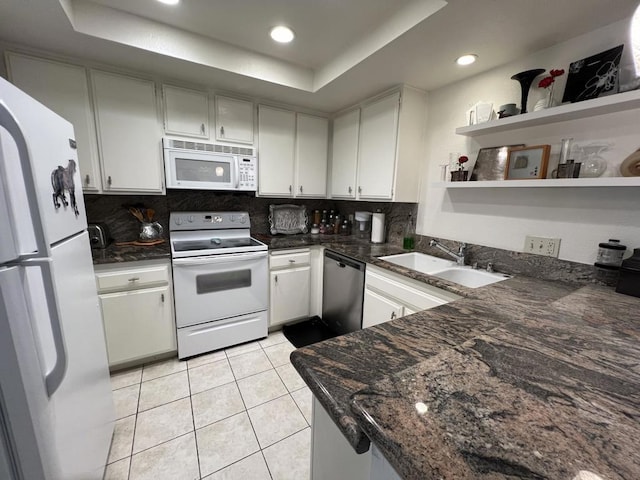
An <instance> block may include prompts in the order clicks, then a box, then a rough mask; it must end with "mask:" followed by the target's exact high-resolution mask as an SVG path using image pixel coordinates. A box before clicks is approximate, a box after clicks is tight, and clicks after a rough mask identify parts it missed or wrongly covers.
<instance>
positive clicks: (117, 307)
mask: <svg viewBox="0 0 640 480" xmlns="http://www.w3.org/2000/svg"><path fill="white" fill-rule="evenodd" d="M170 272H171V270H170V268H169V263H168V262H161V263H158V262H131V263H130V264H125V265H113V264H109V265H101V266H98V267H96V283H97V286H98V294H99V299H100V307H101V309H102V320H103V322H104V331H105V337H106V340H107V353H108V357H109V366H110V367H115V366H120V365H127V364H131V363H135V362H138V361H142V360H144V359H149V358H151V357H154V356H156V355H161V354H165V353H170V352H173V351H175V350H176V327H175V319H174V313H173V300H172V298H173V297H172V287H171V275H170Z"/></svg>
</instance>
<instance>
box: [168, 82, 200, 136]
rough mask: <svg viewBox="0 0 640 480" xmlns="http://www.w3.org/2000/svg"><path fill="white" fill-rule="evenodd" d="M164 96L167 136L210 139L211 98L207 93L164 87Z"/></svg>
mask: <svg viewBox="0 0 640 480" xmlns="http://www.w3.org/2000/svg"><path fill="white" fill-rule="evenodd" d="M162 96H163V100H164V131H165V133H166V134H168V135H184V136H187V137H198V138H209V96H208V94H207V93H206V92H198V91H196V90H188V89H186V88H179V87H173V86H170V85H163V86H162Z"/></svg>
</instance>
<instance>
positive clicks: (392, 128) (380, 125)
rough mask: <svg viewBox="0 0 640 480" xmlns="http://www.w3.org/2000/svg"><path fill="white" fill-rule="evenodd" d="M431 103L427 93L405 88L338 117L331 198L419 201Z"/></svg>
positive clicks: (332, 165)
mask: <svg viewBox="0 0 640 480" xmlns="http://www.w3.org/2000/svg"><path fill="white" fill-rule="evenodd" d="M426 103H427V102H426V93H425V92H422V91H420V90H417V89H414V88H411V87H406V86H405V87H402V88H401V89H400V91H397V92H394V93H391V94H388V95H385V96H383V97H380V98H378V99H375V100H373V101H371V102H367V103H363V104H362V106H361V108H359V109H355V110H351V111H349V112H347V113H345V114H343V115H340V116H338V117H336V118H335V119H334V121H333V156H332V160H331V196H332V197H333V198H355V199H358V200H391V201H394V202H417V201H418V196H419V186H420V183H419V182H420V164H421V160H422V159H423V158H424V150H425V141H424V138H425V132H424V129H425V122H426V112H427V108H426Z"/></svg>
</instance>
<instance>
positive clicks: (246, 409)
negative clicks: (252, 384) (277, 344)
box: [214, 344, 273, 480]
mask: <svg viewBox="0 0 640 480" xmlns="http://www.w3.org/2000/svg"><path fill="white" fill-rule="evenodd" d="M258 345H259V346H260V344H258ZM260 348H262V347H260ZM265 355H266V353H265ZM268 358H269V357H267V360H268ZM229 368H231V375H233V378H234V379H235V383H236V388H237V389H238V392H239V393H240V400H242V405H243V406H244V413H245V415H246V416H247V418H248V419H249V425H251V431H252V432H253V436H254V437H255V439H256V443H257V444H258V451H259V452H260V453H262V446H261V445H260V441H259V440H258V434H257V433H256V429H255V427H254V426H253V422H252V421H251V416H250V415H249V409H248V408H247V404H246V402H245V401H244V397H243V396H242V391H241V390H240V386H239V385H238V379H237V378H236V374H235V372H234V371H233V368H232V367H231V363H229ZM241 413H242V412H241ZM254 453H257V452H253V453H252V454H251V455H253V454H254ZM249 456H250V455H247V457H249ZM247 457H243V458H242V459H240V460H244V459H245V458H247ZM262 458H263V459H264V464H265V465H266V466H267V471H268V472H269V477H270V478H271V479H272V480H273V476H272V475H271V470H270V469H269V464H268V463H267V459H266V458H264V455H262ZM240 460H238V462H239V461H240ZM231 465H233V464H231ZM228 466H229V465H227V466H225V467H223V468H227V467H228ZM220 470H222V469H220ZM214 473H215V472H214Z"/></svg>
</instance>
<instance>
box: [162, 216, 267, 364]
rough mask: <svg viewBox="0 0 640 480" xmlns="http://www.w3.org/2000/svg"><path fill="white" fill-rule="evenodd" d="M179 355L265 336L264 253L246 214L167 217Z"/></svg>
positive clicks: (265, 251) (265, 249) (265, 282)
mask: <svg viewBox="0 0 640 480" xmlns="http://www.w3.org/2000/svg"><path fill="white" fill-rule="evenodd" d="M169 224H170V227H169V230H170V242H171V257H172V260H171V263H172V265H173V289H174V299H175V307H176V327H177V336H178V357H179V358H181V359H182V358H186V357H191V356H193V355H198V354H201V353H206V352H210V351H213V350H218V349H220V348H226V347H229V346H232V345H236V344H239V343H243V342H248V341H251V340H255V339H258V338H263V337H266V336H267V329H268V325H269V317H268V307H269V305H268V281H269V279H268V258H267V256H268V252H267V246H266V245H265V244H264V243H262V242H260V241H258V240H256V239H255V238H252V237H251V232H250V226H251V222H250V219H249V214H248V213H247V212H173V213H171V215H170V217H169Z"/></svg>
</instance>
